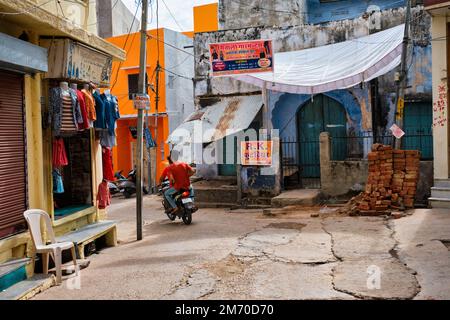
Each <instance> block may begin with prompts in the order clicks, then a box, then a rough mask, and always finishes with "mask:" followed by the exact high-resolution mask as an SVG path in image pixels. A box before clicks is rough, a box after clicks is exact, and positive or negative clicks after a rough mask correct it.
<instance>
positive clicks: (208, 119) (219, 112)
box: [167, 95, 263, 144]
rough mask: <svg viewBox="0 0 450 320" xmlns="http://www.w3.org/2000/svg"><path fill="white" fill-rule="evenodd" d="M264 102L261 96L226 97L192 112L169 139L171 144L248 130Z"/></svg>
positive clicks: (218, 137)
mask: <svg viewBox="0 0 450 320" xmlns="http://www.w3.org/2000/svg"><path fill="white" fill-rule="evenodd" d="M262 105H263V101H262V97H261V95H251V96H239V97H224V98H220V101H218V102H217V103H215V104H214V105H212V106H209V107H206V108H204V109H202V110H201V111H196V112H194V113H193V114H191V115H190V116H189V117H188V118H187V119H186V121H185V122H183V123H182V124H181V125H180V126H179V127H178V128H177V129H175V130H174V132H173V133H172V134H171V135H170V136H169V138H168V139H167V142H168V143H172V144H178V143H180V142H181V141H183V142H184V143H209V142H213V141H217V140H220V139H222V138H224V137H226V136H228V135H232V134H235V133H237V132H240V131H242V130H245V129H247V128H248V127H249V125H250V124H251V123H252V121H253V119H255V117H256V115H257V114H258V112H259V110H260V109H261V107H262Z"/></svg>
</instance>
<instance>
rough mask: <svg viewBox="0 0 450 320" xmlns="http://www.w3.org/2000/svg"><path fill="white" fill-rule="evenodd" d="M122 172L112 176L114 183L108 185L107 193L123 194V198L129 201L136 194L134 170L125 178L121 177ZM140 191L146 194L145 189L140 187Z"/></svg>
mask: <svg viewBox="0 0 450 320" xmlns="http://www.w3.org/2000/svg"><path fill="white" fill-rule="evenodd" d="M122 172H123V171H119V172H116V173H115V174H114V177H115V178H116V181H114V182H110V183H108V187H109V192H110V193H111V194H116V193H119V192H120V193H123V195H124V197H125V198H126V199H129V198H131V196H132V195H133V194H135V193H136V169H133V170H131V171H130V172H129V173H128V176H127V177H126V178H125V177H124V176H123V175H122ZM142 191H143V192H144V193H145V194H148V190H147V188H145V187H142Z"/></svg>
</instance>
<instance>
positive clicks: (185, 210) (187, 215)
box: [158, 180, 198, 225]
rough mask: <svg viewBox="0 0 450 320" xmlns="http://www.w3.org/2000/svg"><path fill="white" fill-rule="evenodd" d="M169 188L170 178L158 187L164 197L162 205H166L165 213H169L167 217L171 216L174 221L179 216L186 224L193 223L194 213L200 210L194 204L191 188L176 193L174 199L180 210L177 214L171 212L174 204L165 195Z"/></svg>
mask: <svg viewBox="0 0 450 320" xmlns="http://www.w3.org/2000/svg"><path fill="white" fill-rule="evenodd" d="M169 188H170V183H169V180H165V181H164V182H163V183H162V184H161V185H160V186H159V188H158V194H159V195H162V197H163V201H162V205H163V207H164V210H165V213H166V214H167V217H169V219H170V220H171V221H174V220H175V219H176V218H178V219H182V220H183V222H184V224H186V225H189V224H191V222H192V214H193V213H194V212H196V211H197V210H198V208H197V207H196V205H195V204H194V198H193V197H191V196H190V192H189V190H185V191H183V192H179V193H176V194H175V195H174V200H175V203H176V204H177V206H178V212H177V213H175V214H173V213H170V211H171V210H172V206H171V205H170V204H169V202H168V201H167V199H166V197H165V195H164V192H165V191H166V190H168V189H169Z"/></svg>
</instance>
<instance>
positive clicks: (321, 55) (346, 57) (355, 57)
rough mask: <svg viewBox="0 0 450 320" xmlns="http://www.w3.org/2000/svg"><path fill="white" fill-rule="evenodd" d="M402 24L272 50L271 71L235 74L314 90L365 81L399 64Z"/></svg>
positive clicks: (276, 86)
mask: <svg viewBox="0 0 450 320" xmlns="http://www.w3.org/2000/svg"><path fill="white" fill-rule="evenodd" d="M404 29H405V25H404V24H403V25H399V26H397V27H394V28H391V29H388V30H385V31H380V32H377V33H374V34H371V35H369V36H365V37H362V38H357V39H354V40H349V41H345V42H340V43H336V44H331V45H326V46H321V47H316V48H311V49H305V50H300V51H290V52H283V53H277V54H275V62H274V64H275V72H274V73H255V74H249V75H237V76H234V77H235V78H236V79H238V80H242V81H245V82H248V83H251V84H254V85H256V86H259V87H264V85H266V87H267V89H269V90H273V91H280V92H288V93H297V94H317V93H322V92H327V91H332V90H337V89H345V88H350V87H353V86H355V85H357V84H359V83H362V82H368V81H370V80H372V79H375V78H377V77H379V76H381V75H383V74H385V73H387V72H389V71H391V70H393V69H394V68H396V67H397V66H398V65H399V64H400V60H401V53H402V42H403V34H404Z"/></svg>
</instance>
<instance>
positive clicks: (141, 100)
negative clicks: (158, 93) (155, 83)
mask: <svg viewBox="0 0 450 320" xmlns="http://www.w3.org/2000/svg"><path fill="white" fill-rule="evenodd" d="M133 105H134V108H135V109H136V110H150V96H149V95H148V94H135V95H134V96H133Z"/></svg>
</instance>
